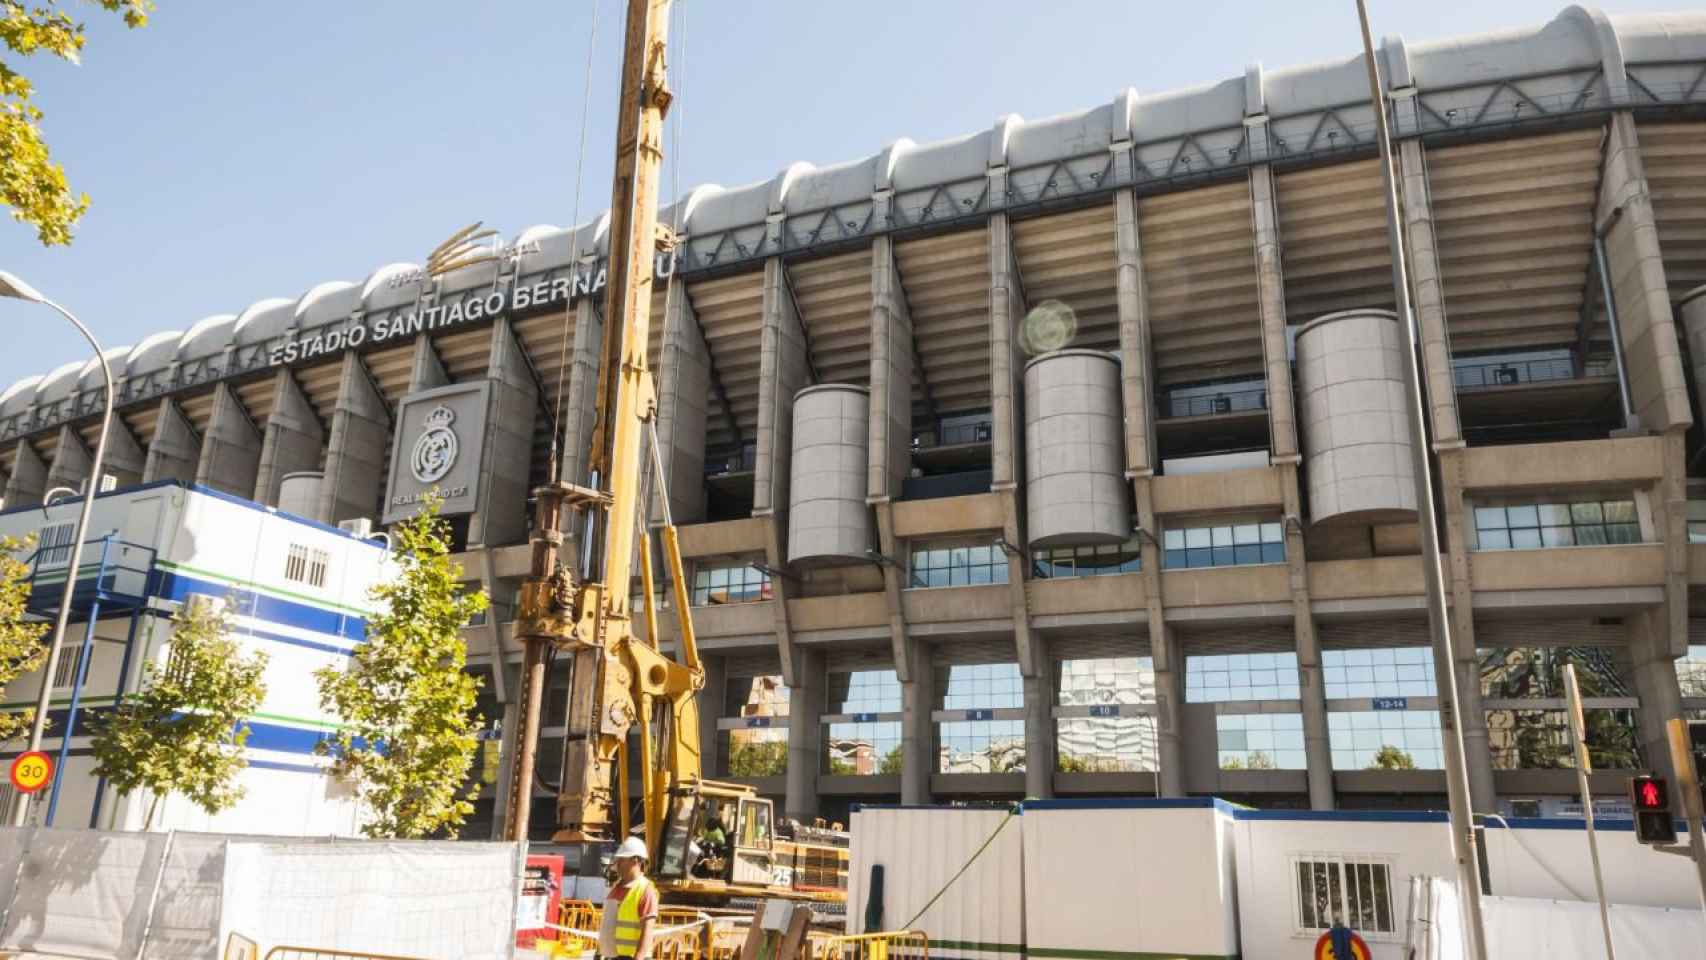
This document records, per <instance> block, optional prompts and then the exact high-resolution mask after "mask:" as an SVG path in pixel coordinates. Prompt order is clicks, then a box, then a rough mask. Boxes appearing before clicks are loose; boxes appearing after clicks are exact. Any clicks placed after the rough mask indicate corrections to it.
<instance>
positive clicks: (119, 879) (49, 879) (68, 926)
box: [0, 830, 170, 960]
mask: <svg viewBox="0 0 1706 960" xmlns="http://www.w3.org/2000/svg"><path fill="white" fill-rule="evenodd" d="M169 840H170V835H169V834H158V833H156V834H138V833H129V834H126V833H100V832H96V831H92V830H37V831H35V833H34V834H33V835H32V836H31V837H30V842H29V848H28V850H26V851H25V853H24V855H23V861H22V865H21V867H20V869H19V871H18V882H17V888H16V890H15V891H14V896H13V898H12V908H11V910H10V912H8V914H7V916H6V928H5V930H4V931H0V949H7V950H21V951H29V952H32V953H46V954H58V955H62V956H71V957H88V958H108V957H111V958H114V960H117V958H119V957H124V958H126V960H128V958H130V957H134V956H136V954H137V951H138V949H139V948H140V946H141V943H142V935H143V931H144V930H145V929H146V927H147V923H148V911H149V907H150V904H151V903H152V901H153V895H154V889H155V881H156V880H157V879H158V878H159V875H160V865H161V862H162V858H163V857H164V855H165V852H166V848H167V844H168V843H169Z"/></svg>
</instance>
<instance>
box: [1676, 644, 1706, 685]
mask: <svg viewBox="0 0 1706 960" xmlns="http://www.w3.org/2000/svg"><path fill="white" fill-rule="evenodd" d="M1676 682H1677V686H1679V687H1681V688H1682V695H1683V696H1685V697H1706V646H1692V645H1691V646H1690V647H1689V648H1688V655H1687V656H1685V657H1678V658H1677V661H1676Z"/></svg>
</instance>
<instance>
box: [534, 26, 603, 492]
mask: <svg viewBox="0 0 1706 960" xmlns="http://www.w3.org/2000/svg"><path fill="white" fill-rule="evenodd" d="M590 6H591V7H592V23H591V26H590V27H589V28H588V30H587V38H586V79H585V80H584V81H583V83H582V84H581V136H580V147H579V150H578V152H577V154H576V156H575V199H574V215H573V216H572V217H570V218H569V280H570V288H569V289H570V293H571V297H570V299H569V301H568V303H566V304H565V305H564V306H563V327H562V331H563V332H562V336H561V337H559V338H558V340H559V343H558V347H557V424H556V427H555V428H554V429H553V430H552V431H551V462H550V463H548V464H546V470H547V475H549V476H551V477H554V478H556V479H558V480H561V479H562V478H563V460H562V457H561V455H560V454H561V452H562V451H561V446H560V445H561V443H562V433H563V429H564V424H563V402H564V401H565V400H566V399H567V397H566V396H565V395H564V393H563V375H564V374H565V373H567V372H568V369H569V366H568V359H569V326H570V323H571V321H572V320H573V319H574V315H575V306H574V304H575V301H574V298H573V296H572V294H573V292H574V283H573V281H574V276H575V264H576V262H577V261H578V260H580V219H581V176H582V174H583V173H585V172H586V125H587V114H588V113H589V110H590V107H591V104H592V62H593V53H594V51H595V50H597V48H598V0H592V3H591V4H590ZM590 287H591V285H590V284H589V285H588V288H589V289H590Z"/></svg>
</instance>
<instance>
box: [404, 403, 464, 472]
mask: <svg viewBox="0 0 1706 960" xmlns="http://www.w3.org/2000/svg"><path fill="white" fill-rule="evenodd" d="M455 421H456V413H455V412H454V411H452V410H451V409H450V408H449V407H447V406H445V405H444V404H442V403H441V404H439V405H438V406H436V407H434V408H433V409H432V412H431V413H429V414H427V415H426V420H425V421H424V422H423V424H422V426H423V427H424V429H423V430H421V435H420V437H419V438H418V439H416V440H415V448H414V450H412V451H410V453H409V471H410V472H411V473H413V474H414V476H415V479H416V480H419V481H420V482H421V483H436V482H438V481H439V480H441V479H443V478H444V475H445V474H447V473H449V472H450V468H451V467H454V466H456V448H457V444H456V431H454V430H452V429H450V425H451V424H452V423H454V422H455Z"/></svg>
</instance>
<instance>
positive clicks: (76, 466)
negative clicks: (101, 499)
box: [47, 424, 94, 490]
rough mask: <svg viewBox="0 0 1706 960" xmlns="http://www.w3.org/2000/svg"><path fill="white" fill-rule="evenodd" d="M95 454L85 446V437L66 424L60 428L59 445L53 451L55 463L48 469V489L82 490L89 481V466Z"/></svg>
mask: <svg viewBox="0 0 1706 960" xmlns="http://www.w3.org/2000/svg"><path fill="white" fill-rule="evenodd" d="M93 460H94V454H92V453H90V452H89V448H88V447H86V446H84V445H83V435H82V434H80V433H78V432H77V431H76V430H73V429H72V428H71V425H70V424H66V425H64V426H62V427H60V428H59V443H58V444H57V445H56V446H55V447H54V450H53V463H52V464H51V465H50V466H48V468H47V489H49V490H52V489H53V488H55V487H70V488H71V489H73V490H82V489H83V484H84V483H85V482H86V481H88V480H89V464H90V463H91V462H92V461H93Z"/></svg>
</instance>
